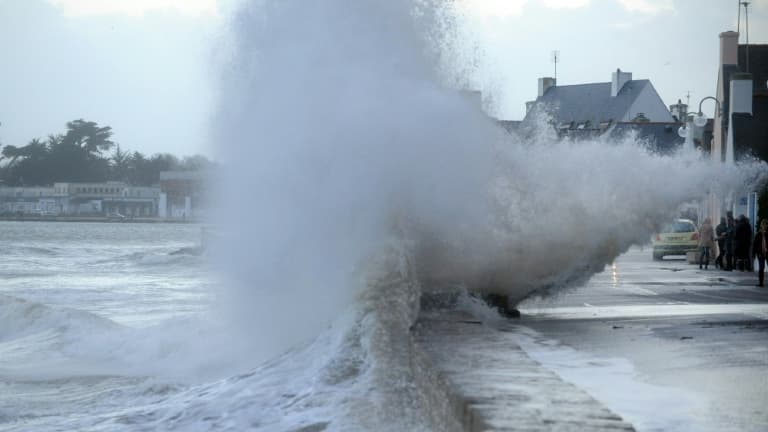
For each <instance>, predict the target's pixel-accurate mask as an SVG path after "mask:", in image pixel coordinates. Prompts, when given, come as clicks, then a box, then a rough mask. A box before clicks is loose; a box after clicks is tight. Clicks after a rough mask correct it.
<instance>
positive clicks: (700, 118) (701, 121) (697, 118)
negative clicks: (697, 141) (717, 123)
mask: <svg viewBox="0 0 768 432" xmlns="http://www.w3.org/2000/svg"><path fill="white" fill-rule="evenodd" d="M707 99H712V100H713V101H715V104H717V109H718V111H720V101H719V100H717V98H715V97H713V96H707V97H705V98H704V99H702V100H701V101H700V102H699V112H698V113H696V114H687V115H686V121H685V123H683V125H682V126H680V128H679V129H678V130H677V134H678V135H680V137H681V138H685V147H687V148H689V149H691V150H692V149H693V126H691V127H688V124H689V123H693V125H695V126H696V127H704V126H706V125H707V116H706V115H705V114H704V113H703V112H702V111H701V105H702V104H703V103H704V101H705V100H707ZM689 132H690V133H689Z"/></svg>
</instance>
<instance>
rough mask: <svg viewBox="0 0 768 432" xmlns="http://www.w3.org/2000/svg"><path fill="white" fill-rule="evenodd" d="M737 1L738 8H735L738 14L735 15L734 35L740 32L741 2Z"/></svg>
mask: <svg viewBox="0 0 768 432" xmlns="http://www.w3.org/2000/svg"><path fill="white" fill-rule="evenodd" d="M737 1H738V3H739V6H738V7H737V8H736V9H737V10H738V14H737V15H736V33H739V30H741V0H737Z"/></svg>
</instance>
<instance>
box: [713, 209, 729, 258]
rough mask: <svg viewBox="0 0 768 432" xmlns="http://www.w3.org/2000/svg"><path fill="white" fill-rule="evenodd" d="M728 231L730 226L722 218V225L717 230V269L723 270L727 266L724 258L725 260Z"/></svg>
mask: <svg viewBox="0 0 768 432" xmlns="http://www.w3.org/2000/svg"><path fill="white" fill-rule="evenodd" d="M726 231H728V226H727V225H726V223H725V218H724V217H721V218H720V223H719V224H718V225H717V228H715V239H716V240H717V258H716V259H715V268H720V269H723V268H725V265H724V263H723V258H725V234H726Z"/></svg>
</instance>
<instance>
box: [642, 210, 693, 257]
mask: <svg viewBox="0 0 768 432" xmlns="http://www.w3.org/2000/svg"><path fill="white" fill-rule="evenodd" d="M698 250H699V230H698V229H696V224H694V223H693V221H692V220H690V219H675V220H674V222H672V223H671V224H669V225H667V226H665V227H664V229H662V230H661V232H660V233H658V234H655V235H654V236H653V259H655V260H660V259H663V258H664V257H665V256H667V255H685V254H687V253H688V252H697V251H698Z"/></svg>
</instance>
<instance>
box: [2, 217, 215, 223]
mask: <svg viewBox="0 0 768 432" xmlns="http://www.w3.org/2000/svg"><path fill="white" fill-rule="evenodd" d="M0 221H2V222H100V223H175V224H197V223H201V222H202V221H199V220H195V219H181V218H173V219H167V218H158V217H137V218H125V219H116V218H110V217H107V216H34V215H24V216H0Z"/></svg>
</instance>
